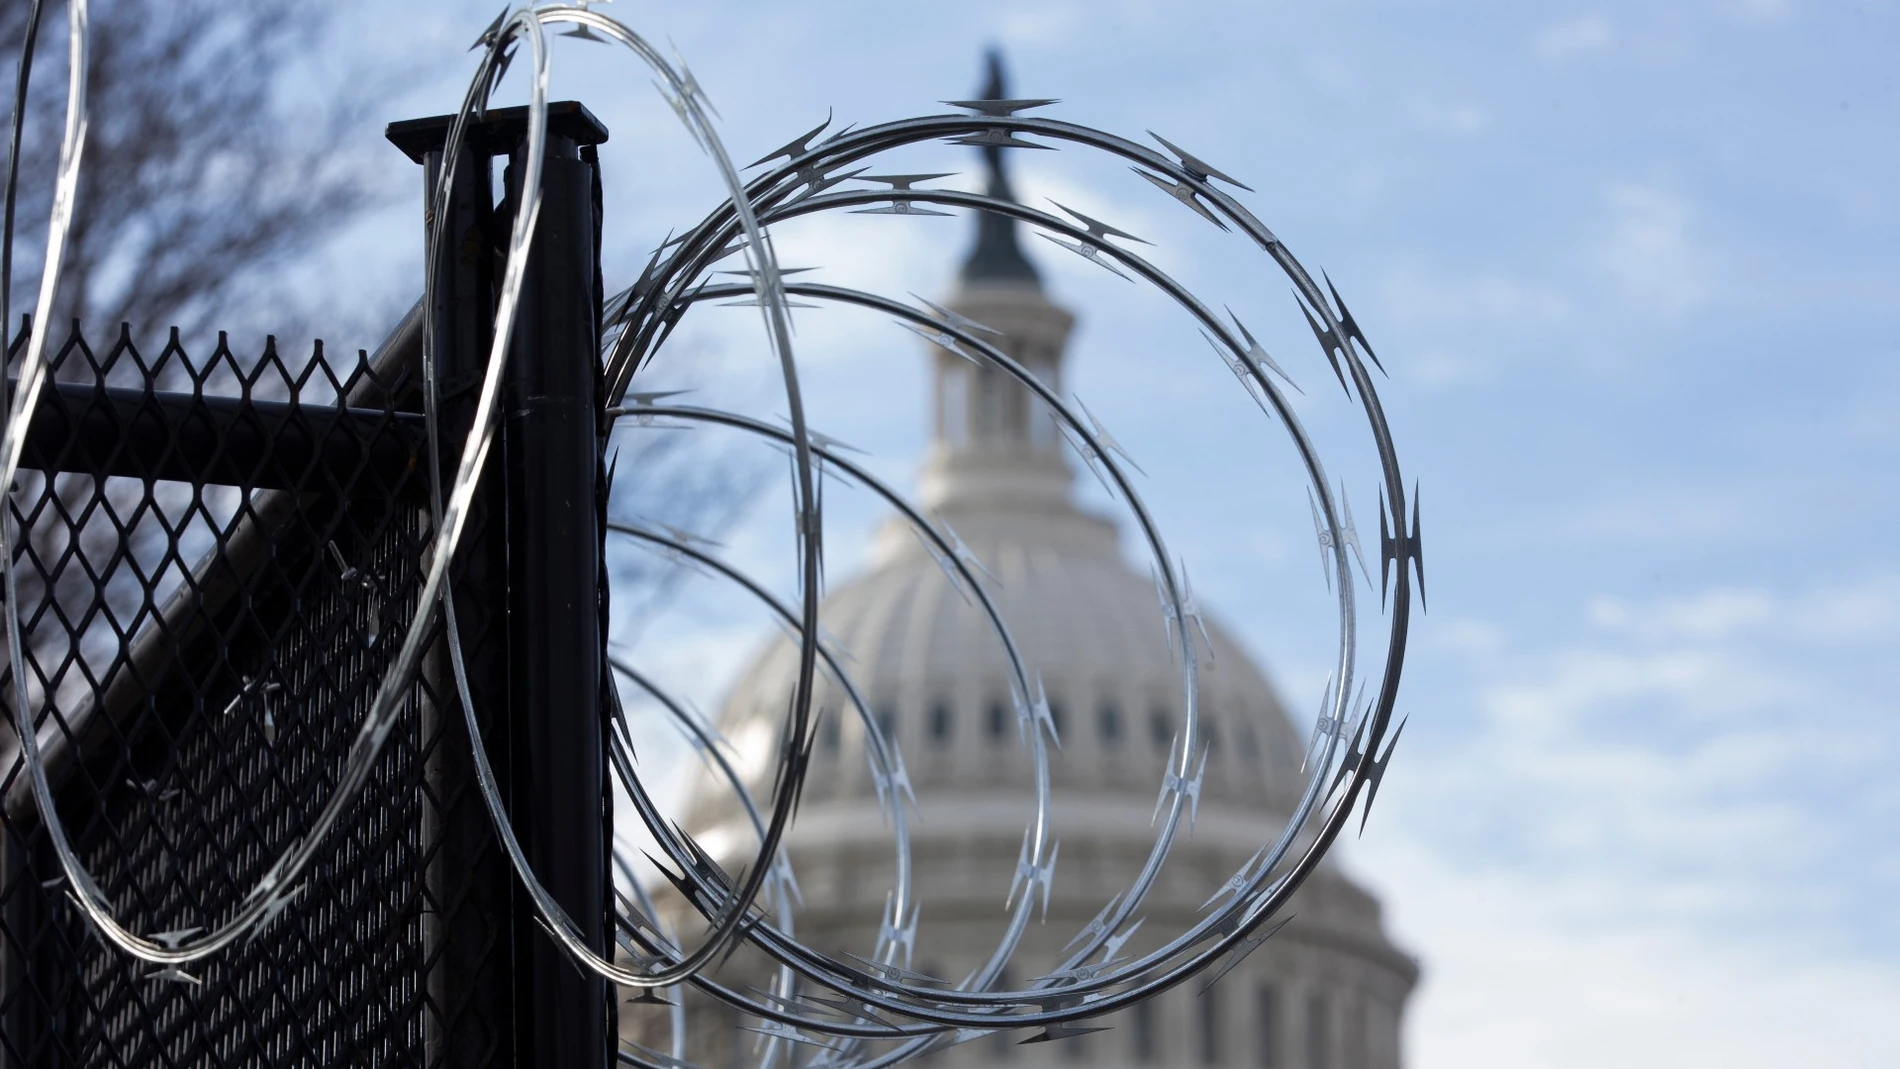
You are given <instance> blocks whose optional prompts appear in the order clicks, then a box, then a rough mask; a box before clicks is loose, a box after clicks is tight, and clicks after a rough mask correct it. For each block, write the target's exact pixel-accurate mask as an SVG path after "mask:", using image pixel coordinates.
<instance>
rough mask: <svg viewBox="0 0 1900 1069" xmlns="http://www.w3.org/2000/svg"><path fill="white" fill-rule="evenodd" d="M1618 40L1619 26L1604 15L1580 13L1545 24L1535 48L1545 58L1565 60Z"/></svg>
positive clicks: (1609, 45)
mask: <svg viewBox="0 0 1900 1069" xmlns="http://www.w3.org/2000/svg"><path fill="white" fill-rule="evenodd" d="M1615 44H1616V28H1615V27H1614V26H1612V25H1611V24H1610V20H1609V19H1607V18H1604V17H1603V16H1602V15H1595V14H1591V15H1579V16H1578V17H1576V18H1573V19H1567V20H1565V21H1563V22H1559V23H1556V24H1554V25H1551V26H1547V27H1545V28H1544V29H1543V30H1542V31H1541V32H1540V33H1538V35H1537V38H1536V40H1535V41H1534V42H1533V43H1532V48H1533V50H1534V51H1536V53H1537V55H1538V57H1539V58H1541V59H1545V60H1563V59H1569V58H1570V57H1572V56H1580V55H1585V54H1588V53H1591V52H1603V51H1607V50H1608V49H1610V48H1611V47H1613V46H1614V45H1615Z"/></svg>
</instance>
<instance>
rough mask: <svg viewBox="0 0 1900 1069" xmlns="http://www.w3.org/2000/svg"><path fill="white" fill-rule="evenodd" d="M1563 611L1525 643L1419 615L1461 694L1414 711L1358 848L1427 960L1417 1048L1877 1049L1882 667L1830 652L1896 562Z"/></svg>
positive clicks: (1774, 1053)
mask: <svg viewBox="0 0 1900 1069" xmlns="http://www.w3.org/2000/svg"><path fill="white" fill-rule="evenodd" d="M1582 615H1583V618H1584V620H1585V621H1586V622H1587V625H1588V626H1587V629H1586V630H1584V631H1582V632H1580V633H1579V634H1578V635H1577V636H1576V637H1575V638H1574V639H1572V640H1571V641H1570V642H1569V643H1567V644H1563V645H1559V646H1556V647H1551V648H1543V649H1535V648H1524V647H1523V645H1522V642H1521V640H1518V639H1516V635H1517V634H1521V632H1512V631H1509V630H1506V629H1503V628H1499V627H1496V626H1494V625H1491V624H1489V623H1487V622H1485V621H1481V620H1470V619H1465V620H1454V621H1449V622H1448V624H1441V625H1438V626H1436V627H1434V628H1433V629H1431V631H1430V632H1428V634H1430V635H1432V636H1433V637H1434V639H1435V641H1436V642H1437V643H1438V645H1439V646H1440V647H1444V648H1449V649H1451V650H1453V651H1455V652H1457V653H1459V654H1462V657H1461V658H1460V660H1461V661H1462V663H1464V664H1465V665H1467V666H1469V668H1470V669H1471V675H1470V678H1469V681H1468V685H1467V687H1465V688H1463V689H1462V691H1461V692H1455V693H1449V694H1445V695H1443V700H1444V701H1445V702H1446V704H1448V705H1454V706H1457V707H1461V708H1472V709H1475V710H1476V715H1475V716H1470V717H1466V718H1463V719H1459V718H1457V717H1456V716H1455V714H1449V715H1452V719H1451V720H1450V721H1449V722H1436V724H1435V721H1434V720H1433V719H1432V718H1430V717H1427V718H1424V719H1421V720H1420V723H1419V724H1418V725H1417V726H1415V727H1414V729H1413V731H1412V732H1411V733H1409V735H1416V736H1417V737H1418V742H1417V744H1416V748H1414V749H1413V750H1411V751H1409V756H1401V758H1400V761H1399V762H1398V763H1395V765H1394V766H1393V772H1392V774H1391V776H1390V777H1389V778H1388V785H1387V787H1386V789H1385V790H1384V791H1383V792H1382V794H1381V799H1380V803H1379V804H1380V809H1381V811H1380V813H1379V814H1378V815H1377V816H1376V817H1375V818H1374V819H1373V821H1372V828H1373V830H1372V831H1370V832H1369V833H1368V836H1367V839H1366V840H1365V841H1364V843H1362V844H1360V845H1358V846H1357V848H1356V850H1355V855H1356V856H1359V857H1361V858H1363V859H1364V860H1365V861H1366V862H1367V867H1368V868H1370V869H1372V870H1373V871H1376V872H1378V873H1379V874H1380V876H1381V877H1382V879H1381V880H1380V881H1379V882H1380V883H1382V884H1383V885H1385V886H1387V887H1390V888H1391V889H1392V894H1391V895H1390V896H1389V897H1388V898H1387V899H1386V901H1387V904H1388V909H1389V910H1390V913H1391V916H1392V920H1393V925H1394V929H1395V931H1396V933H1397V935H1398V937H1399V938H1400V940H1401V942H1402V943H1403V944H1405V945H1407V946H1408V947H1409V948H1410V949H1412V950H1414V951H1416V952H1418V953H1419V954H1420V955H1421V957H1422V958H1423V960H1424V963H1425V975H1426V980H1425V986H1424V988H1423V989H1422V991H1421V993H1420V996H1419V1001H1418V1003H1417V1006H1416V1010H1415V1014H1414V1023H1413V1025H1412V1033H1411V1036H1410V1043H1411V1046H1410V1051H1411V1057H1412V1059H1413V1061H1412V1064H1414V1065H1418V1066H1424V1067H1428V1069H1433V1067H1438V1066H1454V1065H1456V1066H1460V1067H1473V1066H1476V1067H1486V1066H1507V1065H1508V1066H1511V1067H1513V1069H1515V1067H1518V1066H1546V1067H1551V1069H1570V1067H1573V1066H1574V1067H1583V1066H1591V1067H1595V1066H1601V1065H1606V1064H1609V1065H1627V1066H1658V1067H1661V1066H1674V1065H1708V1064H1719V1065H1724V1066H1742V1067H1754V1066H1763V1067H1766V1066H1775V1065H1785V1064H1827V1065H1829V1066H1874V1065H1888V1064H1894V1059H1895V1056H1896V1055H1897V1054H1900V1024H1896V1023H1894V1021H1893V1020H1892V1019H1891V1018H1892V1015H1891V1013H1890V1012H1888V1010H1887V1009H1883V1007H1886V1006H1888V1004H1889V1003H1890V1002H1891V1000H1892V999H1894V998H1896V997H1900V962H1896V961H1895V960H1894V959H1893V957H1892V954H1891V952H1890V951H1889V950H1888V949H1886V946H1885V944H1884V943H1883V942H1882V938H1883V936H1882V932H1883V930H1884V929H1883V922H1881V921H1879V920H1877V919H1876V918H1877V917H1880V916H1882V914H1881V913H1880V907H1878V906H1876V905H1875V903H1882V902H1886V901H1889V900H1891V898H1892V897H1893V895H1894V894H1896V893H1900V865H1896V864H1894V863H1892V861H1891V859H1890V858H1886V857H1880V856H1871V855H1870V851H1869V850H1868V849H1867V846H1868V843H1870V842H1882V841H1884V836H1885V834H1886V831H1887V827H1888V825H1889V824H1890V821H1891V819H1892V814H1893V812H1894V810H1895V808H1896V806H1900V792H1895V791H1894V790H1893V789H1892V788H1890V787H1886V786H1884V783H1885V776H1884V769H1885V768H1886V767H1888V765H1889V764H1890V762H1891V759H1892V756H1893V754H1894V753H1895V751H1896V749H1900V738H1896V734H1895V731H1894V728H1893V726H1892V724H1891V722H1890V718H1889V717H1888V716H1887V715H1886V710H1887V708H1888V706H1889V705H1890V699H1889V698H1888V694H1889V693H1890V691H1891V680H1890V679H1885V678H1883V677H1884V676H1888V675H1890V674H1891V673H1890V670H1888V669H1886V668H1883V667H1874V668H1873V669H1871V670H1869V669H1868V668H1867V667H1865V666H1866V664H1867V661H1866V658H1864V657H1856V656H1848V657H1847V658H1845V659H1846V661H1847V662H1849V663H1853V664H1859V665H1861V666H1863V667H1862V668H1861V669H1860V670H1859V671H1848V672H1840V671H1830V668H1831V667H1832V666H1831V665H1830V664H1829V663H1828V662H1827V661H1826V660H1825V657H1826V656H1827V655H1828V654H1829V653H1830V652H1831V650H1832V649H1833V647H1834V646H1837V645H1840V644H1841V643H1842V642H1843V641H1851V642H1853V643H1856V644H1859V645H1860V646H1861V647H1865V646H1869V645H1872V646H1879V645H1881V644H1884V643H1889V642H1891V641H1892V638H1893V636H1894V634H1895V631H1896V629H1897V628H1900V625H1897V624H1896V620H1897V619H1900V578H1896V577H1895V576H1892V575H1876V576H1875V577H1874V578H1872V579H1869V580H1866V581H1862V582H1858V583H1855V584H1853V585H1849V586H1833V585H1828V584H1815V585H1813V586H1811V587H1809V588H1806V589H1792V590H1789V589H1775V588H1773V587H1770V586H1763V585H1737V584H1729V585H1723V586H1716V587H1712V588H1709V589H1706V590H1702V591H1696V592H1686V593H1680V594H1672V595H1669V596H1664V597H1659V598H1654V599H1647V600H1639V599H1630V598H1612V597H1607V596H1604V597H1598V598H1594V599H1591V600H1589V601H1588V602H1587V603H1586V604H1585V605H1584V606H1583V612H1582ZM1841 636H1846V637H1845V639H1844V638H1843V637H1841ZM1429 649H1430V647H1428V650H1429ZM1847 652H1848V653H1850V654H1851V653H1852V652H1853V651H1852V650H1849V651H1847ZM1817 658H1822V659H1818V660H1817ZM1877 664H1884V662H1877ZM1434 725H1435V726H1434ZM1409 735H1408V745H1409V744H1410V738H1409ZM1408 761H1409V763H1408ZM1872 854H1873V855H1877V854H1879V851H1877V850H1876V851H1873V852H1872Z"/></svg>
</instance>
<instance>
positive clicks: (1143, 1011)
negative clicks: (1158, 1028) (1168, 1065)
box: [1129, 998, 1156, 1065]
mask: <svg viewBox="0 0 1900 1069" xmlns="http://www.w3.org/2000/svg"><path fill="white" fill-rule="evenodd" d="M1133 1013H1134V1027H1132V1028H1130V1029H1129V1031H1130V1032H1133V1033H1134V1035H1133V1036H1132V1037H1130V1038H1132V1039H1133V1040H1134V1047H1135V1061H1137V1062H1139V1063H1141V1064H1142V1065H1153V1064H1154V1061H1155V1046H1156V1044H1155V1000H1154V999H1151V998H1146V999H1142V1000H1141V1001H1140V1002H1137V1003H1135V1008H1134V1011H1133Z"/></svg>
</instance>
